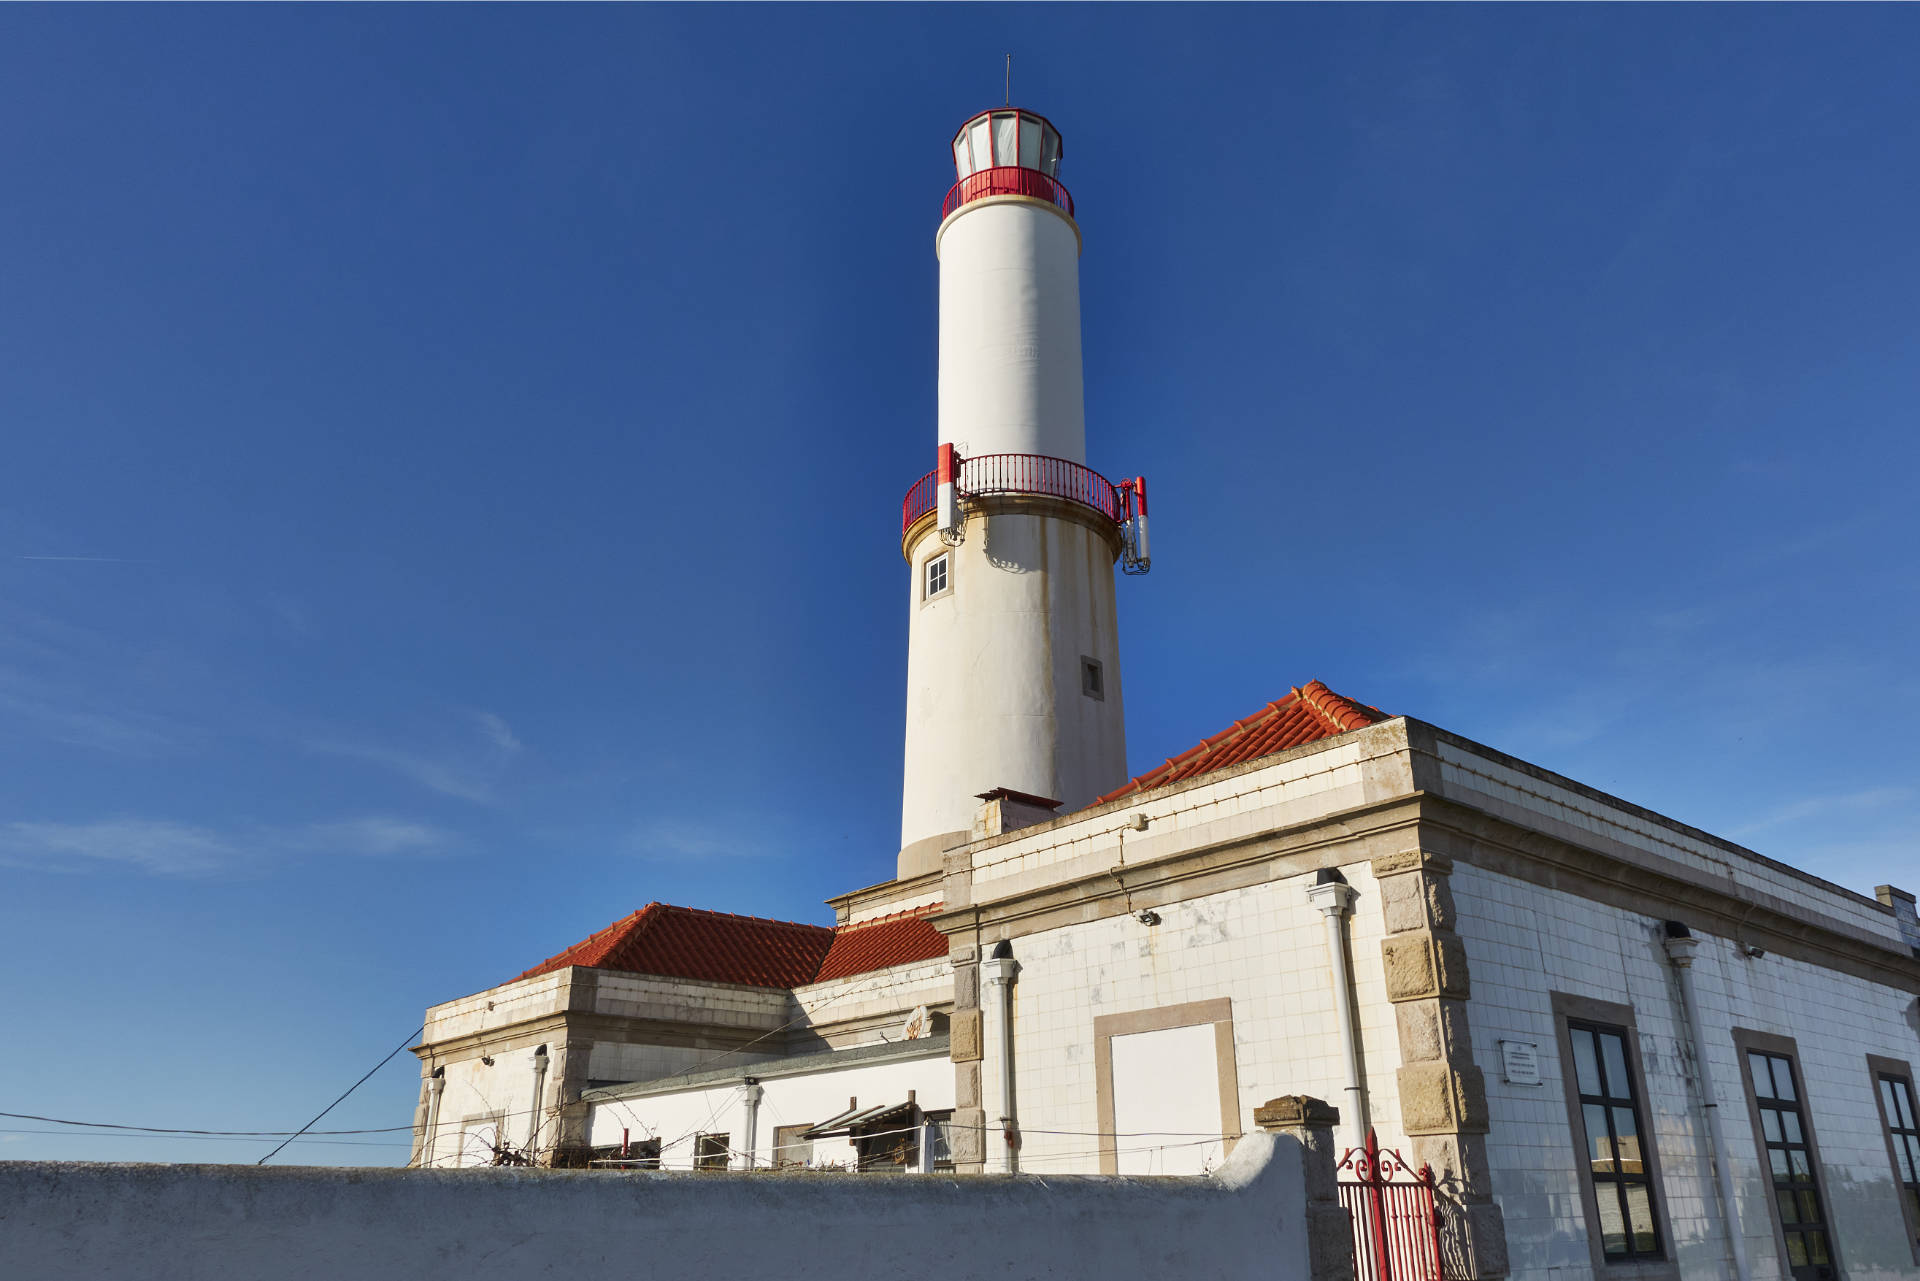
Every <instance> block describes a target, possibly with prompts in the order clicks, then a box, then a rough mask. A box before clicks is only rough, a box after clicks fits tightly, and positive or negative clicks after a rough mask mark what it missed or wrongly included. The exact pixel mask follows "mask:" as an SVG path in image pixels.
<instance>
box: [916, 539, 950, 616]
mask: <svg viewBox="0 0 1920 1281" xmlns="http://www.w3.org/2000/svg"><path fill="white" fill-rule="evenodd" d="M935 565H939V566H941V567H942V568H941V570H940V590H938V591H933V590H930V589H931V587H932V580H933V567H934V566H935ZM952 594H953V553H952V552H950V551H948V552H941V553H940V554H939V555H937V556H929V557H927V558H926V560H924V561H922V562H921V563H920V603H921V604H923V605H924V604H926V603H927V602H928V601H936V600H939V599H940V598H941V597H943V596H951V595H952Z"/></svg>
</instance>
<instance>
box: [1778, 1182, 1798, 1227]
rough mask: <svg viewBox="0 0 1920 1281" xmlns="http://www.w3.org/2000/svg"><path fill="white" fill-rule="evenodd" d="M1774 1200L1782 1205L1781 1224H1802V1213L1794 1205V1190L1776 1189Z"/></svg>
mask: <svg viewBox="0 0 1920 1281" xmlns="http://www.w3.org/2000/svg"><path fill="white" fill-rule="evenodd" d="M1773 1199H1774V1200H1775V1201H1777V1202H1779V1203H1780V1222H1782V1223H1785V1224H1789V1225H1791V1224H1795V1223H1798V1222H1800V1212H1799V1211H1798V1210H1796V1209H1795V1208H1794V1204H1793V1189H1791V1188H1775V1189H1774V1190H1773Z"/></svg>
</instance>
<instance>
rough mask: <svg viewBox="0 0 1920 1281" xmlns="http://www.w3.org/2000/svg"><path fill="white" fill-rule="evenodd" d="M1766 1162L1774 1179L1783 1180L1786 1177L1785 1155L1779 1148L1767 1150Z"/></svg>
mask: <svg viewBox="0 0 1920 1281" xmlns="http://www.w3.org/2000/svg"><path fill="white" fill-rule="evenodd" d="M1767 1162H1768V1164H1770V1165H1772V1166H1773V1177H1774V1178H1776V1179H1784V1178H1786V1177H1787V1154H1786V1153H1785V1152H1784V1151H1782V1150H1781V1149H1779V1148H1768V1149H1767Z"/></svg>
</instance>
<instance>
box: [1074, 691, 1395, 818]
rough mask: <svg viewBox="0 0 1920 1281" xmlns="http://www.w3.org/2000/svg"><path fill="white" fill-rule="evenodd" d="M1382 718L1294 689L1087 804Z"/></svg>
mask: <svg viewBox="0 0 1920 1281" xmlns="http://www.w3.org/2000/svg"><path fill="white" fill-rule="evenodd" d="M1387 719H1388V717H1387V714H1386V713H1385V712H1383V711H1381V710H1380V709H1379V708H1377V707H1368V706H1366V705H1365V704H1363V703H1356V702H1354V701H1353V700H1352V699H1350V698H1343V697H1342V696H1340V695H1339V694H1336V693H1334V692H1333V691H1332V690H1330V689H1328V688H1327V687H1326V686H1325V685H1322V684H1321V683H1320V682H1319V681H1308V682H1307V683H1306V684H1305V685H1298V686H1295V687H1294V689H1293V690H1292V692H1290V693H1289V694H1288V695H1287V696H1286V697H1285V698H1282V699H1277V700H1275V701H1274V702H1271V703H1268V704H1267V705H1266V706H1265V707H1263V708H1261V709H1260V710H1259V711H1257V712H1255V713H1254V714H1253V715H1251V716H1248V717H1246V718H1245V719H1243V720H1237V721H1235V722H1234V723H1233V724H1232V725H1229V726H1228V727H1227V728H1226V729H1223V730H1221V731H1220V732H1219V733H1218V734H1215V735H1214V736H1213V737H1211V738H1205V739H1202V740H1200V742H1199V743H1198V744H1196V745H1195V746H1193V747H1190V748H1188V749H1187V750H1186V751H1184V752H1182V753H1180V754H1179V755H1178V756H1172V757H1169V758H1168V759H1167V761H1166V763H1165V764H1163V765H1159V766H1156V767H1155V768H1153V769H1150V770H1148V771H1147V772H1146V773H1144V774H1141V775H1139V776H1138V777H1136V778H1131V779H1128V780H1127V783H1126V785H1125V786H1123V787H1118V788H1115V789H1114V790H1113V791H1111V792H1108V793H1107V794H1106V795H1105V796H1102V797H1100V798H1099V799H1098V800H1096V801H1094V802H1093V803H1094V804H1095V805H1101V804H1104V803H1106V802H1107V801H1116V800H1119V799H1120V798H1121V797H1123V796H1132V795H1133V794H1135V793H1137V792H1150V791H1152V790H1153V789H1154V788H1156V787H1165V786H1166V785H1167V784H1169V783H1178V782H1181V781H1183V780H1185V779H1189V778H1197V777H1199V776H1200V775H1202V774H1211V773H1212V772H1213V771H1214V770H1217V769H1225V768H1226V767H1227V766H1229V765H1240V764H1243V763H1244V762H1247V761H1255V760H1259V759H1260V758H1261V757H1262V756H1271V755H1273V754H1274V753H1275V752H1284V751H1286V750H1288V749H1289V748H1293V747H1300V746H1302V745H1304V744H1307V743H1312V742H1316V741H1318V740H1319V739H1323V738H1332V737H1333V736H1334V735H1336V734H1344V733H1346V732H1347V731H1348V730H1355V729H1359V728H1361V727H1362V726H1365V725H1373V724H1376V723H1378V722H1380V721H1384V720H1387Z"/></svg>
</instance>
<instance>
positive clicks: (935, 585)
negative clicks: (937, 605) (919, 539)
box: [926, 556, 948, 600]
mask: <svg viewBox="0 0 1920 1281" xmlns="http://www.w3.org/2000/svg"><path fill="white" fill-rule="evenodd" d="M947 585H948V584H947V558H946V557H945V556H935V557H934V558H933V559H932V560H930V561H928V562H927V591H926V595H927V599H929V600H931V599H932V598H933V597H935V596H938V595H940V594H941V593H942V592H944V591H946V590H947Z"/></svg>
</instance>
